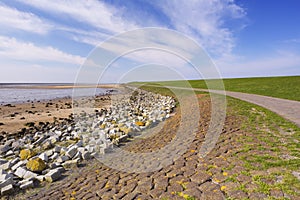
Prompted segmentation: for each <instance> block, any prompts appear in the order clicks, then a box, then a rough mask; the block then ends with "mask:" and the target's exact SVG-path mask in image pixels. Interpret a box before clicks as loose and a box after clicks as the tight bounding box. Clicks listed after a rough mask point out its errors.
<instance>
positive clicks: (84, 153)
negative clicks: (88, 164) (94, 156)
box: [81, 151, 91, 160]
mask: <svg viewBox="0 0 300 200" xmlns="http://www.w3.org/2000/svg"><path fill="white" fill-rule="evenodd" d="M81 156H82V158H83V159H84V160H88V159H90V158H91V154H90V152H88V151H85V152H83V153H82V155H81Z"/></svg>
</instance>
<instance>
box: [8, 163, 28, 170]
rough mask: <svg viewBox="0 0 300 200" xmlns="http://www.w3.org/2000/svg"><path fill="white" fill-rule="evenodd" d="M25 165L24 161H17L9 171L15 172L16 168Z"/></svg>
mask: <svg viewBox="0 0 300 200" xmlns="http://www.w3.org/2000/svg"><path fill="white" fill-rule="evenodd" d="M25 164H26V162H25V161H19V162H17V163H16V164H15V165H14V166H12V167H11V169H12V170H13V171H15V170H16V169H17V168H19V167H21V166H22V165H25Z"/></svg>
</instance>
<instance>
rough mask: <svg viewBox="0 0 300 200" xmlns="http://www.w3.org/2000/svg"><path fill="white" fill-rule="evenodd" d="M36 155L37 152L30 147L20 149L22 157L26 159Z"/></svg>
mask: <svg viewBox="0 0 300 200" xmlns="http://www.w3.org/2000/svg"><path fill="white" fill-rule="evenodd" d="M35 155H36V152H35V151H33V150H30V149H22V150H21V151H20V159H21V160H26V159H29V158H31V157H33V156H35Z"/></svg>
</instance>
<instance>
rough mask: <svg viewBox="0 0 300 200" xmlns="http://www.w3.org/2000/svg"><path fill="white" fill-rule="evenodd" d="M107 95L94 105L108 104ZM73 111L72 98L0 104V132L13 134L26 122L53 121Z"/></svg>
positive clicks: (26, 123) (99, 98) (26, 124)
mask: <svg viewBox="0 0 300 200" xmlns="http://www.w3.org/2000/svg"><path fill="white" fill-rule="evenodd" d="M109 103H110V100H109V96H108V95H106V96H105V95H104V96H99V97H97V104H96V105H95V106H97V107H101V106H104V105H106V104H109ZM72 112H73V108H72V98H61V99H53V100H47V101H38V102H30V103H21V104H6V105H1V106H0V133H1V134H13V133H16V132H18V131H20V130H21V129H22V128H28V123H32V122H33V123H34V124H35V125H37V124H39V122H44V123H47V122H50V123H51V122H53V121H54V120H55V119H56V120H63V119H64V118H68V117H69V116H70V114H71V113H72Z"/></svg>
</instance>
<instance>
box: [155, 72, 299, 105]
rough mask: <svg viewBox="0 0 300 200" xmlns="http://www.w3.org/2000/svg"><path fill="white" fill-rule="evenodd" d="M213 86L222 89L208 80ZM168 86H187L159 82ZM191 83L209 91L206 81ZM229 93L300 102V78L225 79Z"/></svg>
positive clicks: (217, 81)
mask: <svg viewBox="0 0 300 200" xmlns="http://www.w3.org/2000/svg"><path fill="white" fill-rule="evenodd" d="M206 81H207V83H209V84H211V85H216V86H213V88H210V89H222V88H220V87H219V86H220V84H218V83H220V82H219V81H220V80H206ZM159 83H161V84H164V85H168V86H185V85H186V81H166V82H159ZM189 83H190V84H191V86H192V87H193V88H203V89H207V86H206V82H205V81H204V80H190V81H189ZM223 83H224V86H225V89H226V90H227V91H235V92H244V93H251V94H259V95H265V96H271V97H277V98H283V99H290V100H296V101H300V95H299V94H300V76H286V77H261V78H234V79H223Z"/></svg>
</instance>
